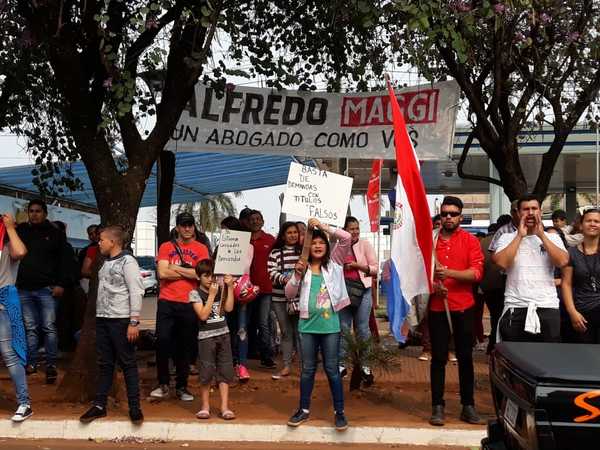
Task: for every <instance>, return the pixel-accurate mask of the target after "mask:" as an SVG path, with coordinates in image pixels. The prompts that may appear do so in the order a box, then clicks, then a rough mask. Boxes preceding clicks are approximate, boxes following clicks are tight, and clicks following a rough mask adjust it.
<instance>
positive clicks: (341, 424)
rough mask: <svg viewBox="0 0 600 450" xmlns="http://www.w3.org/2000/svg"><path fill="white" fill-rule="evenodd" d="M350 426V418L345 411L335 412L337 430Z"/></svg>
mask: <svg viewBox="0 0 600 450" xmlns="http://www.w3.org/2000/svg"><path fill="white" fill-rule="evenodd" d="M347 428H348V419H346V416H345V415H344V413H343V412H336V413H335V429H336V430H337V431H344V430H346V429H347Z"/></svg>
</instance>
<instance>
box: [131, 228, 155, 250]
mask: <svg viewBox="0 0 600 450" xmlns="http://www.w3.org/2000/svg"><path fill="white" fill-rule="evenodd" d="M131 246H132V248H133V254H134V255H135V256H156V224H155V223H153V222H140V221H138V222H137V223H136V224H135V231H134V232H133V241H132V243H131Z"/></svg>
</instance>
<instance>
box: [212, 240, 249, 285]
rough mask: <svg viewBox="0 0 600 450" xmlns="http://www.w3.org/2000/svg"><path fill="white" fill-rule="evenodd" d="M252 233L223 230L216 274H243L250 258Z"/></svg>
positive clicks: (216, 261) (216, 262)
mask: <svg viewBox="0 0 600 450" xmlns="http://www.w3.org/2000/svg"><path fill="white" fill-rule="evenodd" d="M249 247H250V233H248V232H246V231H235V230H222V231H221V239H220V240H219V251H218V252H217V259H216V260H215V273H216V274H223V275H225V274H229V275H242V274H243V273H244V269H245V268H246V264H247V259H248V248H249Z"/></svg>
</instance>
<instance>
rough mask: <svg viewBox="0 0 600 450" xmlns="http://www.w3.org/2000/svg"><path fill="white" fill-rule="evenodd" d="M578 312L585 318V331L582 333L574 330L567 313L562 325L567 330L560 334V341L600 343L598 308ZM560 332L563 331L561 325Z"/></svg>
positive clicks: (599, 313)
mask: <svg viewBox="0 0 600 450" xmlns="http://www.w3.org/2000/svg"><path fill="white" fill-rule="evenodd" d="M580 314H581V315H582V316H583V317H585V320H587V324H586V328H587V329H586V331H585V332H583V333H579V332H577V331H575V329H574V328H573V325H571V319H570V318H569V317H568V314H567V320H566V321H565V323H564V324H563V325H564V327H565V328H568V331H567V332H566V333H565V334H564V335H562V338H563V339H562V341H563V342H567V343H570V344H600V308H595V309H592V310H591V311H580ZM561 333H563V328H562V327H561Z"/></svg>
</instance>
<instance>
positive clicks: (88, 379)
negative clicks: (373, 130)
mask: <svg viewBox="0 0 600 450" xmlns="http://www.w3.org/2000/svg"><path fill="white" fill-rule="evenodd" d="M84 163H86V161H85V159H84ZM86 166H87V164H86ZM87 169H88V173H90V177H93V176H94V175H93V171H92V169H91V167H87ZM98 170H100V169H98V166H96V169H95V171H98ZM105 170H106V171H105V172H104V171H103V172H104V173H110V169H109V168H108V167H106V168H105ZM140 176H142V175H141V172H140V171H136V170H130V171H129V172H127V173H126V174H122V175H121V174H119V175H117V176H112V177H110V176H109V177H106V176H101V177H95V182H96V183H95V184H94V190H95V193H96V199H97V202H98V205H99V209H100V211H101V221H102V224H103V225H121V226H123V227H124V228H125V229H126V230H127V231H128V232H129V233H130V235H133V230H134V228H135V221H136V218H137V212H138V209H139V204H140V202H141V198H142V195H143V193H144V189H145V183H144V182H143V181H140V179H139V177H140ZM100 205H103V207H100ZM101 261H102V258H101V257H99V258H97V259H96V263H95V266H94V268H93V274H92V278H91V280H90V290H89V293H88V300H87V306H86V311H85V316H84V321H83V326H82V330H81V336H80V339H79V343H78V344H77V348H76V350H75V356H74V358H73V361H72V362H71V366H70V367H69V368H68V369H67V372H66V373H65V376H64V377H63V379H62V381H61V383H60V385H59V387H58V390H57V392H58V393H59V395H61V396H62V397H63V398H64V399H65V400H67V401H70V402H89V401H92V400H93V399H94V397H95V395H96V387H97V385H98V384H97V380H98V366H97V360H96V296H97V292H98V269H99V268H100V263H101ZM118 387H119V385H114V386H113V390H115V389H116V390H117V391H118Z"/></svg>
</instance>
